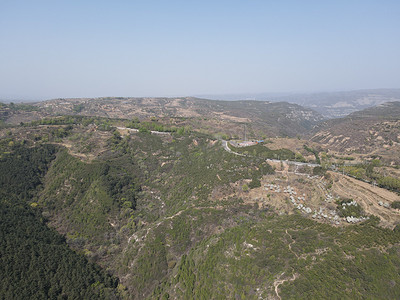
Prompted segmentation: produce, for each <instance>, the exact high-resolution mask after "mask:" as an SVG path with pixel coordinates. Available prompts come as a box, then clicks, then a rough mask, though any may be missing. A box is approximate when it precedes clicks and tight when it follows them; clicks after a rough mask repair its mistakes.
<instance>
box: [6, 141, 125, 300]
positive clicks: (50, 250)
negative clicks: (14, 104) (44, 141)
mask: <svg viewBox="0 0 400 300" xmlns="http://www.w3.org/2000/svg"><path fill="white" fill-rule="evenodd" d="M56 152H57V148H56V147H54V146H43V147H39V148H33V149H29V148H26V147H23V146H19V147H16V148H14V149H13V152H12V153H10V154H8V155H7V156H3V157H2V159H1V161H0V170H2V172H1V173H0V187H1V188H0V214H1V217H0V219H1V222H0V233H1V237H2V238H1V241H0V256H1V263H0V273H1V274H2V278H1V280H0V283H1V285H0V295H1V296H0V298H1V299H49V298H50V299H56V298H59V297H61V298H69V299H74V298H82V299H83V298H84V299H98V298H99V297H101V298H109V299H112V298H116V297H117V293H116V290H115V288H116V287H117V284H118V281H117V279H116V278H113V277H111V276H110V275H108V274H107V273H106V272H104V271H103V270H101V269H100V267H98V266H96V265H94V264H92V263H89V262H88V261H87V259H86V258H85V257H84V256H82V255H78V254H76V253H75V252H73V251H72V250H71V249H70V248H69V247H68V245H67V244H66V243H65V239H64V238H63V237H62V236H61V235H59V234H58V233H57V232H56V231H54V230H51V229H50V228H48V227H47V226H46V223H45V219H44V218H43V216H42V215H41V213H40V210H38V209H37V208H35V207H37V203H36V202H33V201H34V199H35V197H36V193H37V190H38V189H40V185H41V183H42V177H43V176H44V174H45V173H46V171H47V168H48V166H49V163H50V162H51V161H52V160H53V159H54V158H55V155H56ZM29 204H30V205H29Z"/></svg>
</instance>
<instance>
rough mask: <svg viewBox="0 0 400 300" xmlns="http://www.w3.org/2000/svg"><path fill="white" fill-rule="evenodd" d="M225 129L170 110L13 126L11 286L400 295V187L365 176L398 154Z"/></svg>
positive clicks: (7, 228)
mask: <svg viewBox="0 0 400 300" xmlns="http://www.w3.org/2000/svg"><path fill="white" fill-rule="evenodd" d="M228 137H229V136H228ZM220 138H221V135H215V134H209V133H206V132H201V131H198V130H196V129H195V128H193V127H191V126H187V125H186V123H179V122H176V119H172V118H171V119H163V120H156V119H151V118H150V119H146V120H142V119H139V118H131V119H123V118H119V119H111V118H107V117H98V116H97V117H96V116H91V117H89V116H81V115H79V116H76V115H74V116H59V117H55V118H47V119H41V120H38V121H34V122H31V123H29V122H28V123H22V124H19V125H17V126H8V127H5V128H3V129H1V131H0V150H1V151H0V184H1V189H0V191H1V192H0V193H1V194H0V195H1V214H2V215H1V227H0V232H1V235H2V237H3V238H2V239H1V244H0V245H1V247H0V249H1V264H0V268H1V270H0V271H1V274H5V275H3V276H2V279H1V292H0V294H1V295H4V296H2V297H3V298H4V299H23V298H26V299H28V298H29V299H35V298H37V299H47V298H51V299H57V298H67V299H193V298H194V299H227V298H228V299H231V298H235V299H260V298H262V299H266V298H268V299H286V298H311V299H315V298H318V299H321V298H341V299H357V298H379V299H381V298H390V299H397V298H399V297H400V288H399V287H400V231H399V230H398V229H399V226H398V221H399V220H400V218H399V216H400V211H399V209H398V206H400V205H399V203H400V196H399V195H398V194H397V191H396V190H390V189H388V188H387V186H385V185H383V184H382V186H381V187H379V186H373V185H372V184H370V183H368V182H367V181H368V180H369V179H371V178H373V177H372V176H378V175H379V172H381V170H389V167H390V165H389V164H386V162H385V161H379V157H375V161H371V162H368V163H367V162H365V164H364V165H360V166H350V165H349V164H348V163H347V164H345V163H342V164H341V165H340V164H337V166H336V168H339V169H336V170H334V169H333V168H331V165H330V162H331V160H333V159H336V161H337V162H339V161H341V160H345V158H346V159H347V160H346V161H347V162H352V161H353V160H356V159H358V157H356V158H353V157H350V156H347V157H345V156H343V155H342V156H335V157H334V156H330V154H329V153H328V154H327V153H326V152H325V151H326V149H324V148H322V147H321V146H320V145H319V144H317V143H315V142H312V141H305V140H301V139H300V138H294V139H284V140H282V139H266V140H264V141H263V142H261V141H260V142H259V143H258V144H257V145H253V146H246V147H236V146H233V144H229V143H227V142H226V141H225V140H221V139H220ZM225 143H227V144H225ZM294 144H295V146H293V145H294ZM224 145H226V147H225V146H224ZM235 145H236V144H235ZM349 157H350V158H349ZM295 163H297V164H295ZM361 166H362V167H361ZM356 167H360V168H364V170H365V176H367V175H368V176H369V177H368V176H367V177H360V178H359V179H363V180H364V181H360V180H358V179H357V178H354V177H356V176H353V175H352V174H349V175H351V176H347V175H346V173H345V172H347V173H349V172H350V171H349V170H350V169H349V168H356ZM367 170H368V171H367ZM390 170H392V172H393V174H394V175H393V174H392V175H391V176H392V177H393V178H395V177H396V176H397V175H395V174H396V173H395V171H396V170H397V169H396V168H394V167H392V169H390ZM386 172H388V171H386ZM385 174H386V175H388V174H387V173H385ZM379 202H381V204H379Z"/></svg>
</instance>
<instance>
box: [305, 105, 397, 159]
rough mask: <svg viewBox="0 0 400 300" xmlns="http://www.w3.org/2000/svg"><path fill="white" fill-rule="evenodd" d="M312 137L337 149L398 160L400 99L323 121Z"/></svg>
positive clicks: (328, 146) (326, 145)
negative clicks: (399, 100)
mask: <svg viewBox="0 0 400 300" xmlns="http://www.w3.org/2000/svg"><path fill="white" fill-rule="evenodd" d="M311 132H312V133H311V140H312V141H314V142H318V143H320V144H321V145H323V146H324V147H327V148H329V149H333V150H337V151H347V152H354V151H357V152H361V153H375V154H377V155H383V156H385V157H387V158H388V159H393V161H397V162H398V161H399V160H398V158H397V157H396V156H398V155H396V153H398V151H399V150H400V102H387V103H384V104H381V105H378V106H375V107H372V108H368V109H365V110H362V111H359V112H355V113H352V114H350V115H349V116H347V117H345V118H341V119H333V120H328V121H325V122H322V123H320V124H319V125H318V126H316V127H315V128H314V129H313V130H312V131H311Z"/></svg>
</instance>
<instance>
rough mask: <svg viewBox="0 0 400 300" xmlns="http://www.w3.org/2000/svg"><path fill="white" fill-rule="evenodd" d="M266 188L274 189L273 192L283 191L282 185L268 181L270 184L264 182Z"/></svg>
mask: <svg viewBox="0 0 400 300" xmlns="http://www.w3.org/2000/svg"><path fill="white" fill-rule="evenodd" d="M264 188H265V190H266V191H272V192H276V193H280V192H281V187H280V185H279V184H278V185H277V184H272V183H268V184H264Z"/></svg>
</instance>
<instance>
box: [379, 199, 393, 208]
mask: <svg viewBox="0 0 400 300" xmlns="http://www.w3.org/2000/svg"><path fill="white" fill-rule="evenodd" d="M378 204H379V205H380V206H383V207H386V208H390V204H389V203H387V202H383V201H379V202H378Z"/></svg>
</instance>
